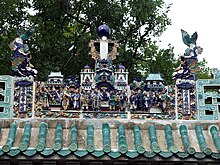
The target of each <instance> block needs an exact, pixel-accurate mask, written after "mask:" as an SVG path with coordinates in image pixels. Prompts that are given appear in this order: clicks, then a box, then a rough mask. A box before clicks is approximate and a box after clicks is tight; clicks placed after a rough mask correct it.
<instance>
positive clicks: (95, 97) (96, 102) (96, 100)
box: [92, 88, 100, 111]
mask: <svg viewBox="0 0 220 165" xmlns="http://www.w3.org/2000/svg"><path fill="white" fill-rule="evenodd" d="M92 109H93V111H99V110H100V95H99V91H98V88H95V89H94V91H93V94H92Z"/></svg>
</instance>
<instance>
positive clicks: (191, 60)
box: [173, 30, 203, 80]
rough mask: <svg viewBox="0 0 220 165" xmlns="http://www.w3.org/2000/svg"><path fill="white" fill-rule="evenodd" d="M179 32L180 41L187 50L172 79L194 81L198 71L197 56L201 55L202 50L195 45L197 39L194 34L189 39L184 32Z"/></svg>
mask: <svg viewBox="0 0 220 165" xmlns="http://www.w3.org/2000/svg"><path fill="white" fill-rule="evenodd" d="M181 32H182V40H183V42H184V44H185V45H187V46H188V48H187V49H186V50H185V53H184V56H181V64H180V66H179V67H178V68H177V69H176V72H174V74H173V79H174V80H176V79H190V80H196V77H197V72H198V71H199V70H200V67H199V66H198V58H197V56H198V55H199V54H201V53H202V51H203V49H202V48H201V47H200V46H197V45H196V40H197V38H198V35H197V33H196V32H195V33H194V34H193V35H192V36H191V37H190V36H189V34H188V33H187V32H186V31H184V30H181Z"/></svg>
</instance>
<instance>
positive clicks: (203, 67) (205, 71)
mask: <svg viewBox="0 0 220 165" xmlns="http://www.w3.org/2000/svg"><path fill="white" fill-rule="evenodd" d="M207 64H208V62H207V61H206V60H205V58H203V59H202V61H199V63H198V65H199V67H200V71H199V72H198V79H212V76H211V74H210V73H211V69H210V68H209V67H207Z"/></svg>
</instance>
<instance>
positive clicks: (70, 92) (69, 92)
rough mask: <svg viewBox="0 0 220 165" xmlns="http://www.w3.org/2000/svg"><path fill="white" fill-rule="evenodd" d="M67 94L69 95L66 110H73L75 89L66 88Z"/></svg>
mask: <svg viewBox="0 0 220 165" xmlns="http://www.w3.org/2000/svg"><path fill="white" fill-rule="evenodd" d="M68 94H69V97H68V99H69V100H68V109H74V108H73V97H74V94H75V89H74V87H72V86H68Z"/></svg>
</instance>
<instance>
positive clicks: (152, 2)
mask: <svg viewBox="0 0 220 165" xmlns="http://www.w3.org/2000/svg"><path fill="white" fill-rule="evenodd" d="M10 3H11V4H9V2H8V1H7V5H10V6H14V7H13V10H12V11H15V13H16V11H17V9H18V8H20V10H19V11H21V12H18V13H19V14H18V13H16V14H17V15H15V14H14V15H12V17H11V18H10V20H14V21H15V22H16V23H15V22H10V21H9V19H8V18H7V17H6V16H5V17H4V16H2V15H1V16H0V20H4V22H5V23H6V22H7V23H8V24H9V28H8V31H7V32H6V33H3V35H2V36H1V42H3V43H9V41H11V40H13V37H14V36H15V33H14V31H15V28H17V27H21V25H22V23H23V24H24V27H25V28H26V27H27V26H35V27H36V33H35V35H34V36H33V38H32V39H31V40H30V41H29V43H28V45H31V52H32V55H33V59H32V63H33V64H34V65H35V68H36V69H37V70H38V71H39V79H45V78H46V76H47V75H48V74H49V72H50V71H54V70H61V71H62V73H63V74H65V75H70V74H76V73H79V72H80V69H81V68H83V66H84V65H86V64H88V65H93V64H94V61H93V60H92V59H91V57H90V56H89V55H88V52H89V47H88V43H89V41H90V40H91V39H96V38H97V27H98V26H99V25H100V24H103V23H105V24H107V25H108V26H109V27H110V28H111V36H110V38H111V39H113V40H116V39H117V40H118V42H119V43H120V49H119V54H120V56H119V57H118V58H117V60H116V61H115V63H116V64H119V63H121V64H123V65H125V66H126V68H127V69H128V70H129V72H130V73H131V74H130V79H133V78H134V77H136V76H137V75H138V70H139V69H143V67H144V66H146V67H151V66H150V64H149V65H147V64H144V62H146V63H148V62H150V60H148V59H147V58H148V57H149V58H150V56H148V55H147V54H146V52H148V54H149V51H150V50H151V47H157V46H156V45H155V43H154V42H152V39H153V38H154V37H158V36H160V35H161V34H162V33H163V31H164V30H165V29H166V26H167V25H170V19H169V18H168V17H167V13H168V12H169V10H170V5H167V4H165V3H164V1H163V0H139V1H135V0H129V1H128V0H127V1H124V0H102V1H100V0H92V1H91V0H47V1H45V0H33V1H29V0H21V1H18V2H14V1H12V0H10ZM6 7H7V9H4V10H2V9H1V10H0V11H1V12H2V13H3V15H4V14H5V13H7V12H8V11H11V9H10V7H8V6H6ZM30 7H31V8H32V10H34V11H35V12H36V14H35V15H33V16H31V15H30V14H28V12H26V9H27V8H30ZM19 19H21V20H19ZM24 20H26V21H24ZM3 29H4V27H3ZM72 45H73V49H72V51H69V50H68V49H69V48H70V47H71V46H72ZM6 49H7V47H6V45H4V46H1V47H0V50H1V52H2V50H6ZM157 50H158V53H159V54H160V56H162V55H163V54H167V53H171V52H172V49H171V50H170V51H169V50H167V51H165V50H160V49H159V48H157ZM7 51H8V50H7ZM160 51H161V52H160ZM4 52H5V51H4ZM143 52H145V53H143ZM164 52H166V53H164ZM8 54H9V51H8V52H7V53H6V52H5V54H4V56H7V55H8ZM171 54H172V53H171ZM168 56H169V55H167V57H168ZM171 56H172V55H171ZM152 57H154V56H152ZM169 57H170V56H169ZM4 58H5V59H6V57H4ZM158 62H159V60H158ZM5 66H6V65H5V64H1V66H0V67H1V68H0V69H1V70H2V69H3V67H5ZM7 66H8V65H7ZM152 68H153V67H152ZM147 70H149V71H151V70H153V69H147ZM7 73H8V71H7ZM166 75H167V74H165V73H164V76H166ZM165 78H166V77H165Z"/></svg>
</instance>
